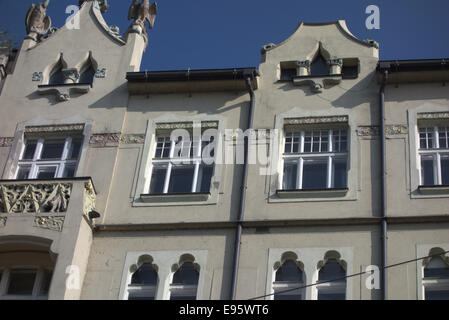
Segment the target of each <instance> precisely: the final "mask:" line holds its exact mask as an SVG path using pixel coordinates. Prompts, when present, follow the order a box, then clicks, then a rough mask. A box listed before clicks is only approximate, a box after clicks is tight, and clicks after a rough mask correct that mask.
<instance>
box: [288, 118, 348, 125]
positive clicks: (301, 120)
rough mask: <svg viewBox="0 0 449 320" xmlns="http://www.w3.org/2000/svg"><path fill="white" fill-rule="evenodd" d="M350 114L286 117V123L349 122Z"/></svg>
mask: <svg viewBox="0 0 449 320" xmlns="http://www.w3.org/2000/svg"><path fill="white" fill-rule="evenodd" d="M347 122H348V116H329V117H306V118H290V119H285V120H284V124H285V125H304V124H322V123H347Z"/></svg>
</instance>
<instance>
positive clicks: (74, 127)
mask: <svg viewBox="0 0 449 320" xmlns="http://www.w3.org/2000/svg"><path fill="white" fill-rule="evenodd" d="M83 130H84V124H82V123H81V124H67V125H55V126H29V127H25V133H35V132H37V133H42V132H54V133H59V132H67V131H69V132H71V131H83Z"/></svg>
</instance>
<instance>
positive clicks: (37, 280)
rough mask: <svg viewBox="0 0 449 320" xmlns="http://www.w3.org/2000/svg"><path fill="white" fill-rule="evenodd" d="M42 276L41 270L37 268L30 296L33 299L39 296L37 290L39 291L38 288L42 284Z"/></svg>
mask: <svg viewBox="0 0 449 320" xmlns="http://www.w3.org/2000/svg"><path fill="white" fill-rule="evenodd" d="M43 275H44V272H43V269H41V268H39V269H37V270H36V278H35V280H34V286H33V291H32V294H31V296H32V297H33V299H34V298H35V297H37V296H38V295H39V290H40V286H41V283H42V278H43Z"/></svg>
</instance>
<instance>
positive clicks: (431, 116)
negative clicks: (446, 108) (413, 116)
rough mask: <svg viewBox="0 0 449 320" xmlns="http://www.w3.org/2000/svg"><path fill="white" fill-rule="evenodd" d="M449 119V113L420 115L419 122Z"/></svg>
mask: <svg viewBox="0 0 449 320" xmlns="http://www.w3.org/2000/svg"><path fill="white" fill-rule="evenodd" d="M434 119H449V112H426V113H418V120H434Z"/></svg>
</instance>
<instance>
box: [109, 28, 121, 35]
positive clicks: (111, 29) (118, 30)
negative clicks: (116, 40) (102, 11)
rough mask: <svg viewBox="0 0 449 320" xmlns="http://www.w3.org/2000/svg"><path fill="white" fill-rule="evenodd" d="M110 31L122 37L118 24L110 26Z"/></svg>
mask: <svg viewBox="0 0 449 320" xmlns="http://www.w3.org/2000/svg"><path fill="white" fill-rule="evenodd" d="M109 33H110V34H111V35H112V36H114V37H120V28H119V27H117V26H109Z"/></svg>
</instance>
